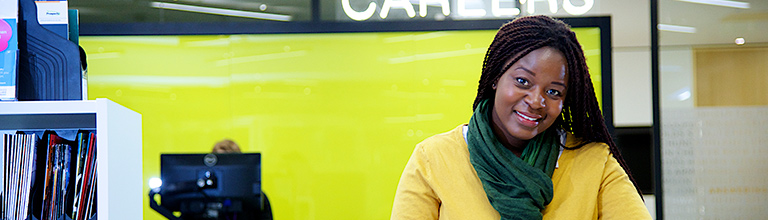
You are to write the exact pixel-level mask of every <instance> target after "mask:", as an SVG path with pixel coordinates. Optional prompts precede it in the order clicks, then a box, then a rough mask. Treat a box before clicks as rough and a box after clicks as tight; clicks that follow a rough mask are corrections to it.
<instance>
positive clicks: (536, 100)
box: [525, 91, 547, 109]
mask: <svg viewBox="0 0 768 220" xmlns="http://www.w3.org/2000/svg"><path fill="white" fill-rule="evenodd" d="M544 101H545V98H544V95H543V94H542V93H541V92H539V91H532V92H530V93H528V95H527V96H526V98H525V102H526V103H528V106H530V107H531V108H533V109H540V108H544V107H547V104H546V103H545V102H544Z"/></svg>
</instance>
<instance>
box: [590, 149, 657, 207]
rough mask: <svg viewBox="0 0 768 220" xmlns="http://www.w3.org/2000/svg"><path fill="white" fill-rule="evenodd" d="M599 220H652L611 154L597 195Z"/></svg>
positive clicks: (633, 187) (625, 174)
mask: <svg viewBox="0 0 768 220" xmlns="http://www.w3.org/2000/svg"><path fill="white" fill-rule="evenodd" d="M598 212H599V219H652V218H651V215H650V213H649V212H648V209H647V208H646V207H645V204H644V203H643V200H642V198H640V195H638V194H637V190H636V189H635V186H634V184H632V181H630V180H629V176H627V173H626V172H625V171H624V169H623V168H622V167H621V165H619V163H618V161H616V158H614V157H613V154H609V155H608V160H607V161H606V163H605V170H604V171H603V180H602V183H601V184H600V191H599V194H598Z"/></svg>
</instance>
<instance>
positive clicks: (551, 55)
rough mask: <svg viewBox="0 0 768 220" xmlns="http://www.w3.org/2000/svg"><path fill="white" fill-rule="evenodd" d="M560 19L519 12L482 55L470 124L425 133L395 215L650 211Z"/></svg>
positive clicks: (619, 215)
mask: <svg viewBox="0 0 768 220" xmlns="http://www.w3.org/2000/svg"><path fill="white" fill-rule="evenodd" d="M598 106H599V105H598V102H597V98H596V97H595V92H594V88H593V86H592V82H591V80H590V76H589V72H588V68H587V65H586V60H585V58H584V52H583V50H582V48H581V46H580V45H579V42H578V41H577V40H576V35H575V33H574V32H573V31H571V30H570V27H569V26H568V25H566V24H565V23H563V22H561V21H559V20H554V19H553V18H550V17H548V16H530V17H521V18H517V19H515V20H514V21H512V22H510V23H507V24H505V25H504V26H502V27H501V29H499V31H498V33H497V34H496V37H495V39H494V40H493V42H492V43H491V46H490V47H489V49H488V52H487V53H486V56H485V60H484V61H483V71H482V74H481V76H480V82H479V85H478V90H477V97H476V98H475V103H474V105H473V108H474V113H473V114H472V117H471V119H470V121H469V123H468V124H463V125H459V126H458V127H456V128H455V129H453V130H451V131H448V132H446V133H442V134H438V135H435V136H432V137H429V138H427V139H426V140H424V141H422V142H421V143H419V144H418V145H416V148H415V149H414V151H413V154H412V155H411V158H410V160H409V161H408V164H407V165H406V167H405V170H404V171H403V173H402V176H401V177H400V182H399V184H398V187H397V191H396V194H395V202H394V206H393V208H392V215H391V218H392V219H500V218H501V219H599V218H606V219H651V216H650V214H649V213H648V211H647V209H646V208H645V205H644V204H643V202H642V199H641V197H640V194H639V191H637V189H636V188H635V184H634V181H633V180H632V178H631V177H630V175H628V174H627V173H626V172H625V168H626V165H625V164H624V160H623V159H622V157H621V154H620V152H619V150H618V149H617V148H616V145H615V144H614V143H613V140H612V139H611V137H610V135H609V134H608V130H607V128H606V125H605V122H604V119H603V117H602V114H601V112H600V108H599V107H598Z"/></svg>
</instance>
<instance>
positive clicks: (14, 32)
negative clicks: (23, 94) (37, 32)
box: [0, 0, 19, 101]
mask: <svg viewBox="0 0 768 220" xmlns="http://www.w3.org/2000/svg"><path fill="white" fill-rule="evenodd" d="M0 5H2V6H3V7H0V101H8V100H10V101H15V100H16V99H17V96H16V77H17V71H16V70H17V68H18V63H19V62H18V55H19V43H18V30H19V29H18V24H17V21H18V16H19V3H18V1H16V0H0Z"/></svg>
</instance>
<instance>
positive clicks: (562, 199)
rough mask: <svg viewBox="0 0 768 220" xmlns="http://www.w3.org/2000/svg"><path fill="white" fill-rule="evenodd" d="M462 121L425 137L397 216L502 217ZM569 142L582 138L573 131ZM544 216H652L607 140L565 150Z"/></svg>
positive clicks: (398, 199)
mask: <svg viewBox="0 0 768 220" xmlns="http://www.w3.org/2000/svg"><path fill="white" fill-rule="evenodd" d="M463 126H464V125H461V126H459V127H457V128H456V129H453V130H451V131H449V132H446V133H443V134H438V135H435V136H432V137H430V138H427V139H426V140H424V141H422V142H421V143H419V144H418V145H416V148H415V149H414V150H413V154H412V155H411V158H410V160H409V161H408V164H407V165H406V166H405V170H404V171H403V174H402V176H401V177H400V183H399V184H398V186H397V192H396V194H395V202H394V206H393V207H392V216H391V218H392V219H473V220H474V219H478V220H482V219H494V220H496V219H500V216H499V213H498V212H497V211H496V210H495V209H493V207H492V206H491V203H490V202H489V201H488V197H486V195H485V191H484V190H483V186H482V184H481V183H480V179H479V178H478V177H477V173H476V172H475V169H474V168H473V167H472V164H471V163H470V161H469V151H468V150H467V142H466V141H465V140H464V134H463V131H462V127H463ZM566 140H567V141H566V146H567V147H573V146H574V145H575V144H577V143H578V142H577V141H578V140H577V139H576V137H574V136H572V135H571V134H568V137H567V139H566ZM552 183H553V184H554V198H553V199H552V202H551V203H550V204H549V205H547V208H546V209H545V210H544V211H543V213H544V219H651V216H650V214H649V213H648V210H647V209H646V207H645V205H644V204H643V201H642V199H641V198H640V195H638V194H637V191H636V190H635V187H634V186H633V185H632V182H631V181H630V180H629V177H627V174H626V172H624V169H622V168H621V166H620V165H619V163H618V162H617V161H616V159H615V158H614V157H613V155H612V154H611V153H610V151H609V150H608V145H606V144H604V143H589V144H587V145H585V146H583V147H581V148H579V149H576V150H568V149H565V150H563V152H562V154H561V155H560V158H559V159H558V167H557V168H556V169H555V172H554V174H553V175H552Z"/></svg>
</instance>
